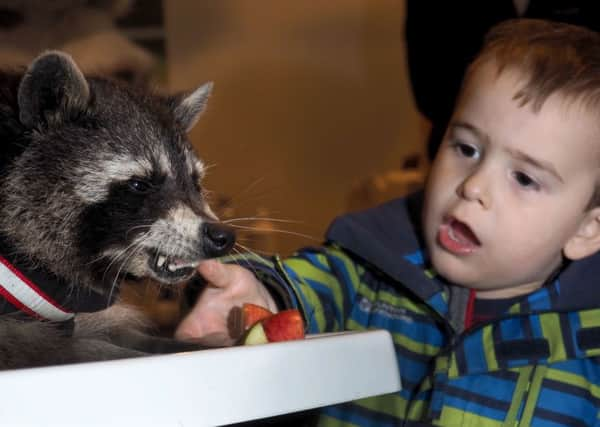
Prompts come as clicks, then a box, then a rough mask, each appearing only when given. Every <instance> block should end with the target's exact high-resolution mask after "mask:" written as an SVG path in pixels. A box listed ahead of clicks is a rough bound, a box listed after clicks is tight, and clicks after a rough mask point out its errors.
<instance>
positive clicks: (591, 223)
mask: <svg viewBox="0 0 600 427" xmlns="http://www.w3.org/2000/svg"><path fill="white" fill-rule="evenodd" d="M598 250H600V207H597V208H593V209H590V210H589V211H588V212H587V213H586V215H585V217H584V218H583V220H582V221H581V224H580V225H579V229H578V230H577V232H576V233H575V235H573V236H572V237H571V238H570V239H569V241H568V242H567V243H566V244H565V247H564V248H563V255H564V256H565V257H567V258H568V259H570V260H577V259H581V258H585V257H586V256H588V255H592V254H593V253H595V252H597V251H598Z"/></svg>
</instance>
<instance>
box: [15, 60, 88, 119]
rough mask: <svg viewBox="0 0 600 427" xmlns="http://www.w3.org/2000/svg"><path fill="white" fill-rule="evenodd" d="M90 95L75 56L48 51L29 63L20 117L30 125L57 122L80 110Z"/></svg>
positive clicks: (22, 87) (20, 99)
mask: <svg viewBox="0 0 600 427" xmlns="http://www.w3.org/2000/svg"><path fill="white" fill-rule="evenodd" d="M89 98H90V88H89V86H88V83H87V81H86V80H85V77H84V76H83V74H82V72H81V71H80V70H79V68H78V67H77V65H76V64H75V62H74V61H73V59H72V58H71V57H70V56H69V55H67V54H66V53H63V52H59V51H48V52H45V53H43V54H42V55H40V56H38V57H37V58H36V59H35V60H34V61H33V62H32V63H31V65H29V68H28V69H27V71H26V73H25V75H24V76H23V78H22V79H21V83H20V85H19V91H18V103H19V119H20V120H21V123H23V124H24V125H25V126H27V127H29V128H32V127H35V126H36V125H38V124H42V123H47V124H51V123H55V122H58V121H61V120H65V119H68V118H69V117H71V116H73V115H75V114H77V113H79V112H81V111H82V110H83V109H85V108H86V106H87V104H88V102H89Z"/></svg>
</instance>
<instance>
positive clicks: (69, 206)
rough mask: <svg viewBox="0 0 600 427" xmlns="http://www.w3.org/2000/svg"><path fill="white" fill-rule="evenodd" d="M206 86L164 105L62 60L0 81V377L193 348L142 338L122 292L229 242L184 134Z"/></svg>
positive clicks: (175, 277) (39, 62)
mask: <svg viewBox="0 0 600 427" xmlns="http://www.w3.org/2000/svg"><path fill="white" fill-rule="evenodd" d="M211 88H212V84H211V83H207V84H204V85H202V86H200V87H198V88H197V89H196V90H194V91H192V92H190V93H188V94H181V95H174V96H165V95H159V94H156V93H151V92H150V91H147V90H141V89H139V88H134V87H130V86H126V85H123V84H121V83H118V82H115V81H111V80H109V79H105V78H102V77H100V76H87V75H86V76H84V75H83V73H82V72H81V71H80V69H79V68H78V66H77V64H75V62H74V61H73V59H72V58H71V57H70V56H69V55H67V54H66V53H63V52H59V51H47V52H44V53H43V54H41V55H40V56H38V57H37V58H36V59H35V60H34V61H33V62H32V63H31V64H30V65H29V66H28V67H27V69H26V70H23V72H21V73H18V72H2V73H0V138H1V139H0V140H1V144H2V154H0V297H1V298H0V312H1V313H3V314H2V315H1V316H0V369H11V368H21V367H31V366H42V365H49V364H61V363H76V362H85V361H93V360H105V359H114V358H124V357H133V356H141V355H145V354H150V353H163V352H175V351H180V350H183V349H186V350H187V349H196V348H200V347H199V346H198V345H197V344H194V343H184V342H178V341H175V340H171V339H168V338H161V337H153V336H150V335H149V334H147V333H146V332H145V330H144V327H145V326H146V322H145V321H144V320H143V318H142V317H141V316H140V315H139V314H136V313H135V312H133V311H132V310H131V309H128V308H126V307H124V306H123V305H122V304H120V303H119V301H118V291H119V285H120V283H121V282H122V280H123V279H125V278H142V277H150V278H152V279H154V280H157V281H159V282H161V283H164V284H167V285H175V284H179V283H185V282H186V281H188V280H189V279H190V278H192V276H193V275H194V274H195V268H196V266H197V264H198V263H199V261H200V260H202V259H205V258H210V257H216V256H220V255H223V254H226V253H227V252H228V251H230V250H231V248H232V246H233V245H234V242H235V236H234V234H233V232H232V231H231V230H230V229H229V228H227V227H226V226H224V225H223V224H222V223H220V222H219V221H218V219H217V217H216V216H215V214H214V213H213V212H212V211H211V209H210V207H209V205H208V203H207V200H206V199H207V198H206V191H205V190H204V189H203V186H202V177H203V175H204V171H205V167H204V164H203V163H202V161H200V160H199V158H198V157H197V156H196V154H195V153H194V150H193V149H192V146H191V144H190V142H189V141H188V139H187V136H186V135H187V133H188V132H189V130H190V129H191V128H192V127H193V126H194V124H195V123H196V122H197V120H198V118H199V116H200V115H201V113H202V111H203V110H204V108H205V106H206V102H207V99H208V97H209V94H210V91H211Z"/></svg>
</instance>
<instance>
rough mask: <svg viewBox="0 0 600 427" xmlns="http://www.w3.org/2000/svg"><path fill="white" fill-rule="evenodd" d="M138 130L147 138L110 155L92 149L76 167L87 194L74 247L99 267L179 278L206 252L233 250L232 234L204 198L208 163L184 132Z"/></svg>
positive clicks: (79, 186) (77, 189)
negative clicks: (189, 142)
mask: <svg viewBox="0 0 600 427" xmlns="http://www.w3.org/2000/svg"><path fill="white" fill-rule="evenodd" d="M146 126H152V125H151V124H150V123H146ZM119 128H120V127H119V126H117V129H119ZM117 129H113V130H112V131H111V133H112V134H114V133H116V130H117ZM165 130H166V131H165ZM141 134H143V135H144V141H139V143H138V144H134V145H132V146H131V147H129V143H126V144H125V145H126V146H127V149H126V150H125V151H123V152H119V153H114V152H112V153H114V154H111V155H110V156H106V151H105V150H100V153H104V154H102V158H96V156H94V155H93V156H92V158H94V160H93V161H92V162H91V163H90V162H88V161H85V162H80V163H79V164H78V165H77V166H76V168H77V169H78V172H77V173H76V175H78V176H81V179H80V180H79V181H78V182H76V183H75V185H74V189H73V191H74V193H75V194H76V195H77V196H78V197H79V198H80V199H83V200H85V208H84V209H83V210H82V211H81V213H80V214H79V216H78V225H77V227H76V230H77V231H76V236H75V237H76V239H77V240H78V242H77V247H79V250H80V253H82V254H85V256H84V258H86V259H89V260H94V259H97V260H99V261H96V262H94V264H95V267H94V268H95V269H96V270H97V271H98V272H102V273H103V274H105V273H106V272H110V271H112V272H113V273H114V274H119V273H121V274H122V273H128V274H132V275H134V276H140V277H141V276H151V277H153V278H155V279H157V280H159V281H161V282H164V283H176V282H180V281H182V280H185V279H186V278H188V277H189V276H190V275H191V274H192V273H193V272H194V270H195V267H196V266H197V264H198V262H199V261H200V260H201V259H205V258H211V257H215V256H219V255H223V254H225V253H226V252H228V251H229V250H230V249H231V247H232V245H233V243H234V236H233V234H232V233H231V232H230V230H229V229H227V228H225V227H224V226H223V225H221V224H220V223H219V222H218V220H217V218H216V217H215V215H214V214H213V213H212V211H211V209H210V207H209V205H208V204H207V201H206V198H205V194H204V191H203V189H202V186H201V178H202V176H203V175H204V166H203V164H202V162H200V161H199V159H198V158H197V157H196V156H195V154H194V153H193V151H192V149H191V147H190V145H189V144H188V143H187V141H186V140H185V138H184V135H183V134H180V133H178V132H176V131H172V130H169V129H164V128H162V129H161V128H155V129H149V128H148V127H145V130H144V132H142V133H141ZM140 147H142V148H143V149H142V150H139V149H140ZM119 270H120V271H119ZM114 274H111V276H113V275H114Z"/></svg>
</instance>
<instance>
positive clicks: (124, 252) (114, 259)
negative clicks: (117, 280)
mask: <svg viewBox="0 0 600 427" xmlns="http://www.w3.org/2000/svg"><path fill="white" fill-rule="evenodd" d="M148 237H149V233H142V234H141V235H140V237H139V238H137V239H135V240H134V241H133V242H132V243H131V244H129V245H128V246H127V247H125V248H124V249H122V250H121V251H119V252H117V253H115V254H114V255H111V257H110V258H111V261H110V262H109V263H108V265H107V266H106V269H105V270H104V274H103V275H102V281H104V280H105V278H106V274H107V273H108V272H109V271H110V269H111V267H112V266H113V264H115V263H116V262H117V261H119V258H121V257H124V261H123V263H121V266H120V267H119V269H118V272H120V270H121V269H122V267H123V265H124V262H125V261H126V260H127V259H129V256H127V251H129V250H130V249H132V248H135V247H136V246H140V245H141V244H142V243H143V242H144V240H145V239H146V238H148ZM115 277H118V274H117V276H115Z"/></svg>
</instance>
